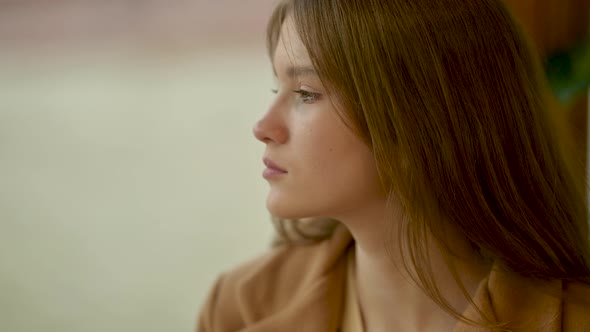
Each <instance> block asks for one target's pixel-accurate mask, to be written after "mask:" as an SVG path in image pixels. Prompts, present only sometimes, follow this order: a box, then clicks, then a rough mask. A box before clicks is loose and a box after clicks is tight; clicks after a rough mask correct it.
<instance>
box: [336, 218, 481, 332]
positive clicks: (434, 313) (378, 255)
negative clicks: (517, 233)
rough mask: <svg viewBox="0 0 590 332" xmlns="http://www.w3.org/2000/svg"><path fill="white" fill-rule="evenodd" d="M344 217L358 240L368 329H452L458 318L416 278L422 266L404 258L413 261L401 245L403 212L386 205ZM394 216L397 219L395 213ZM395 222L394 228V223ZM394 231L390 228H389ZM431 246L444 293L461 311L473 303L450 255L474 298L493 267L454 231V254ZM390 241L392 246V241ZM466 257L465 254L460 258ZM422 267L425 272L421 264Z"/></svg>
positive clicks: (359, 285)
mask: <svg viewBox="0 0 590 332" xmlns="http://www.w3.org/2000/svg"><path fill="white" fill-rule="evenodd" d="M371 211H372V213H371V214H364V215H363V216H361V215H358V216H357V217H356V218H342V219H340V220H341V221H342V222H343V223H344V224H345V225H347V227H348V228H349V230H350V231H351V233H352V235H353V237H354V239H355V243H356V280H357V292H358V298H359V305H360V308H361V312H362V314H363V320H364V325H365V330H366V331H451V330H452V329H453V327H454V326H455V325H456V323H457V320H456V318H454V317H453V316H451V315H450V314H448V313H447V312H445V311H444V309H442V308H441V307H440V306H439V305H438V304H437V303H435V302H434V301H433V300H432V299H431V298H430V297H428V296H427V295H426V294H425V293H424V291H423V290H422V289H421V288H420V287H419V286H418V285H417V284H416V282H414V281H413V280H412V277H411V276H412V275H414V276H416V272H417V269H413V270H411V271H408V270H406V269H405V268H404V265H403V262H404V261H405V262H411V260H410V259H409V257H407V256H404V253H402V251H401V250H399V244H398V233H397V225H398V224H399V222H401V214H396V213H395V211H393V212H392V211H391V210H390V211H385V209H383V210H382V212H381V213H379V214H377V213H375V211H378V210H375V209H372V210H371ZM392 216H393V218H392ZM392 225H393V227H392ZM387 229H389V230H391V231H389V232H384V231H383V230H387ZM430 240H431V241H429V242H430V243H432V245H430V246H428V249H427V253H426V257H428V258H429V262H430V268H431V269H432V272H433V274H434V276H433V278H434V282H435V283H436V285H437V286H438V288H439V292H440V295H441V296H442V297H443V298H444V299H445V300H446V301H447V302H448V304H449V305H450V306H451V307H452V308H453V309H454V310H455V311H458V312H459V313H461V312H463V311H464V310H465V309H466V308H467V306H468V305H469V300H468V299H467V298H466V297H465V296H464V293H463V291H462V289H461V287H460V286H459V285H458V284H457V283H456V281H455V279H454V278H453V274H452V273H451V271H450V270H449V268H448V266H447V264H446V261H445V257H449V258H448V260H450V262H451V263H452V264H453V266H454V267H455V270H456V272H457V275H458V277H459V279H460V280H461V283H462V284H463V285H464V287H465V289H466V291H467V292H468V293H469V295H470V296H471V297H472V296H473V295H474V294H475V291H476V289H477V286H478V285H479V283H480V282H481V280H482V279H483V278H484V277H485V276H486V275H487V273H488V267H487V266H485V265H484V264H482V263H481V262H480V259H479V258H478V257H477V255H475V254H474V253H473V252H472V250H471V249H470V248H469V246H468V245H466V241H464V240H463V239H461V238H460V237H459V236H457V235H454V236H450V238H448V239H446V240H447V243H453V244H454V246H453V248H450V249H451V250H452V252H453V253H454V255H453V256H451V255H450V254H447V255H446V256H445V253H444V252H442V251H441V250H440V249H439V248H438V246H436V245H434V242H433V241H432V240H433V239H432V238H430ZM386 244H387V245H386ZM458 257H460V258H458ZM420 271H424V269H421V270H420Z"/></svg>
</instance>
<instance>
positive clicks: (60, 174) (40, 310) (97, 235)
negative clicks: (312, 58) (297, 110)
mask: <svg viewBox="0 0 590 332" xmlns="http://www.w3.org/2000/svg"><path fill="white" fill-rule="evenodd" d="M507 1H508V0H507ZM508 2H509V3H511V5H512V6H513V8H514V10H515V12H516V13H517V14H518V15H519V17H520V18H521V19H522V21H523V22H524V24H525V25H526V26H527V29H529V32H530V33H531V36H532V37H533V39H534V41H535V43H536V45H537V46H538V48H539V51H540V52H541V54H542V55H543V56H544V57H548V56H549V55H551V54H554V53H557V52H566V53H567V51H568V50H569V49H570V47H572V45H575V44H576V43H577V42H578V41H579V40H582V39H583V37H584V36H587V32H588V26H589V25H588V13H590V11H589V10H588V2H587V1H586V0H568V1H561V0H555V1H554V0H546V1H543V2H539V1H535V0H531V1H529V0H514V1H512V0H511V1H508ZM274 3H275V0H215V1H213V0H117V1H115V0H101V1H98V0H51V1H42V0H0V294H1V295H0V331H7V332H24V331H48V332H54V331H55V332H57V331H59V332H94V331H144V332H148V331H193V330H194V328H195V322H196V316H197V312H198V310H199V308H200V306H201V304H202V302H203V300H204V298H205V296H206V293H207V292H208V290H209V288H210V286H211V283H212V282H213V281H214V278H215V277H216V276H217V275H218V274H219V273H220V272H222V271H223V270H226V269H228V268H230V267H232V266H235V265H236V264H238V263H239V262H242V261H244V260H246V259H249V258H251V257H253V256H255V255H257V254H259V253H261V252H262V251H263V250H265V249H266V248H268V246H269V243H270V240H271V235H272V232H273V230H272V226H271V224H270V222H269V219H268V215H267V212H266V210H265V207H264V199H265V194H266V187H267V186H266V182H265V181H264V180H263V179H262V178H261V176H260V174H261V171H262V163H261V160H260V159H261V156H262V153H263V145H262V144H261V143H258V142H257V141H255V139H254V138H253V136H252V134H251V128H252V125H253V124H254V122H255V121H256V119H257V118H258V117H259V116H261V115H262V113H263V112H264V111H265V110H266V107H267V105H268V103H269V101H270V99H271V97H272V96H271V94H270V89H271V88H272V84H273V83H272V74H271V70H270V65H269V62H268V60H267V57H266V53H265V47H264V28H265V25H266V20H267V18H268V16H269V15H270V13H271V9H272V6H273V4H274ZM580 13H582V14H580ZM567 105H568V106H567V107H568V111H567V113H564V116H567V117H570V118H571V122H572V128H573V131H572V132H574V133H575V135H576V138H577V141H578V142H579V144H580V149H581V150H580V151H581V152H580V153H582V154H585V151H586V146H587V145H586V143H585V142H586V124H587V111H586V110H587V96H586V94H585V93H582V94H580V93H579V94H578V95H577V96H576V97H575V98H574V97H571V98H570V100H568V102H567Z"/></svg>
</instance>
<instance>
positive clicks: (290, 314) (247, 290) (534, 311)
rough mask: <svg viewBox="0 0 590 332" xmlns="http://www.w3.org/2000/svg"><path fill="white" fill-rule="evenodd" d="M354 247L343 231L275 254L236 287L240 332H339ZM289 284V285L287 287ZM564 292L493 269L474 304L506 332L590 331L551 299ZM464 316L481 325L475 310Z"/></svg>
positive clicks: (466, 328)
mask: <svg viewBox="0 0 590 332" xmlns="http://www.w3.org/2000/svg"><path fill="white" fill-rule="evenodd" d="M353 245H354V241H353V239H352V237H351V235H350V233H349V232H348V230H347V229H346V228H345V227H344V226H339V227H337V228H336V230H335V233H334V235H333V236H332V237H331V238H330V239H328V240H325V241H323V242H321V243H318V244H315V245H310V246H301V247H297V248H296V249H294V247H293V246H284V247H282V248H279V249H277V252H276V253H275V255H273V256H272V257H270V258H269V259H268V264H262V268H261V269H258V270H256V271H254V272H253V273H251V274H250V275H244V276H243V278H242V282H241V283H240V284H239V285H237V286H238V288H237V291H238V297H237V302H238V303H237V306H238V308H239V311H240V312H241V314H242V317H243V319H244V322H245V326H247V327H246V328H244V329H243V330H241V331H242V332H275V331H279V330H281V329H282V330H284V327H295V328H296V330H297V331H309V332H316V331H317V332H320V331H321V332H336V331H338V330H339V328H340V325H341V322H342V312H343V304H344V296H345V286H346V283H345V282H346V267H347V262H346V257H347V255H346V253H347V252H348V250H349V249H350V248H351V246H353ZM294 276H296V277H294ZM285 280H288V281H289V283H290V284H288V285H285V283H284V281H285ZM561 289H562V284H561V282H559V281H556V282H541V281H531V280H530V279H528V278H524V277H521V276H518V275H515V274H514V273H511V272H508V271H507V270H505V269H502V268H501V267H500V265H498V264H495V265H494V266H493V267H492V269H491V272H490V274H489V275H488V276H487V277H486V278H485V279H484V280H482V281H481V283H480V284H479V286H478V288H477V291H476V294H475V296H474V298H473V302H474V304H475V305H476V306H477V308H479V310H481V312H482V313H483V314H484V315H485V316H486V317H488V318H489V319H491V320H492V321H500V322H505V323H506V324H507V325H506V326H505V327H506V329H507V330H508V331H513V332H525V331H527V332H529V331H538V332H557V331H562V330H563V331H570V330H571V331H590V320H588V319H587V318H585V317H586V316H587V315H589V314H590V312H589V311H588V309H587V308H585V309H580V308H574V309H572V310H570V312H572V313H574V314H570V315H569V317H567V318H568V319H569V320H566V319H564V317H563V316H564V314H563V308H564V306H563V304H562V301H561V300H560V299H559V298H558V297H556V296H552V295H551V294H559V293H560V292H561ZM589 293H590V291H589ZM464 316H465V317H467V318H469V319H473V320H475V321H482V319H481V315H480V314H479V312H478V309H476V307H474V306H473V305H471V306H470V307H469V308H467V310H466V311H465V312H464ZM579 322H582V325H580V323H579ZM565 326H574V328H572V329H569V328H565ZM483 331H489V330H488V329H482V328H476V327H474V326H472V325H470V324H467V323H463V322H459V323H458V324H457V326H456V327H455V329H454V330H453V332H483Z"/></svg>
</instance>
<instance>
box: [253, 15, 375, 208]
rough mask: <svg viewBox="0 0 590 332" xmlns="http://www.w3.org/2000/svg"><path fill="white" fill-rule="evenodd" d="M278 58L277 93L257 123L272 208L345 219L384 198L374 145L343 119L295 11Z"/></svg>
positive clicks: (275, 64) (285, 27)
mask: <svg viewBox="0 0 590 332" xmlns="http://www.w3.org/2000/svg"><path fill="white" fill-rule="evenodd" d="M272 64H273V69H274V72H275V76H276V77H275V78H276V82H277V90H276V98H275V99H274V101H273V102H272V104H271V105H270V107H269V109H268V110H267V112H266V113H265V114H264V116H263V117H262V118H261V119H260V120H259V121H258V122H257V123H256V124H255V126H254V135H255V137H256V138H257V139H258V140H260V141H261V142H263V143H264V144H265V145H266V150H265V154H264V161H265V164H266V166H267V168H266V170H265V171H264V173H263V175H264V177H265V178H266V180H267V181H268V182H269V185H270V191H269V193H268V196H267V201H266V204H267V208H268V210H269V212H270V213H271V214H272V215H274V216H276V217H279V218H285V219H287V218H308V217H330V218H336V219H342V218H346V217H347V216H349V215H351V214H357V213H359V212H360V211H362V210H363V209H367V208H371V207H372V206H374V205H375V204H381V203H383V202H384V199H385V196H384V194H383V192H382V190H381V186H380V182H379V177H378V174H377V168H376V163H375V160H374V157H373V154H372V152H371V150H370V148H369V147H368V146H367V145H366V144H365V143H364V142H362V141H361V139H360V138H359V137H357V136H356V135H355V134H354V133H353V132H352V131H351V130H350V128H348V127H347V125H346V124H345V123H344V122H343V120H342V118H341V116H340V115H339V113H338V110H337V108H336V107H337V106H335V105H338V102H337V100H335V97H333V96H330V95H329V94H328V92H327V91H326V89H325V88H324V86H323V85H322V82H321V81H320V79H319V77H318V76H317V74H316V73H315V70H314V68H313V65H312V63H311V60H310V58H309V55H308V53H307V50H306V48H305V46H304V44H303V43H302V41H301V39H300V38H299V36H298V34H297V32H296V28H295V26H294V25H293V22H292V20H291V19H290V18H287V19H286V20H285V22H284V23H283V26H282V28H281V35H280V39H279V41H278V44H277V47H276V50H275V53H274V58H273V59H272Z"/></svg>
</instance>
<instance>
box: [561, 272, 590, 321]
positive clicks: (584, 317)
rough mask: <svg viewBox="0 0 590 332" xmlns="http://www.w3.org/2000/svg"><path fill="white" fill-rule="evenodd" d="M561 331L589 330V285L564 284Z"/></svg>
mask: <svg viewBox="0 0 590 332" xmlns="http://www.w3.org/2000/svg"><path fill="white" fill-rule="evenodd" d="M564 290H565V294H564V296H565V300H564V304H563V323H562V325H563V331H567V332H569V331H590V285H587V284H579V283H573V284H568V285H566V286H564Z"/></svg>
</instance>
